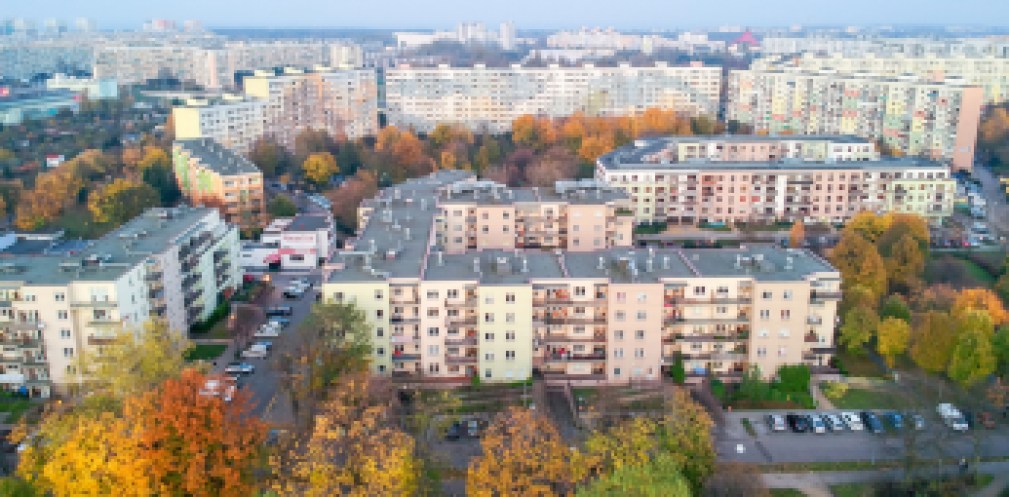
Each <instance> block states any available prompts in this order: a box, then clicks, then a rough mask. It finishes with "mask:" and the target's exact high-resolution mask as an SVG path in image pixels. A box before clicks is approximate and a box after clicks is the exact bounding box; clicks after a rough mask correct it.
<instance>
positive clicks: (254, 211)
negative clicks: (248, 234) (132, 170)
mask: <svg viewBox="0 0 1009 497" xmlns="http://www.w3.org/2000/svg"><path fill="white" fill-rule="evenodd" d="M172 163H173V164H174V168H173V169H174V170H175V179H176V182H178V185H179V189H180V190H181V191H182V194H183V195H184V196H185V198H186V201H187V202H189V203H190V205H195V206H201V207H214V208H216V209H218V210H219V211H220V212H221V215H222V216H224V219H225V221H227V222H228V223H232V224H237V225H239V226H241V227H243V228H259V227H262V226H263V225H264V224H265V223H266V217H267V214H266V204H265V195H264V193H263V173H262V171H260V170H259V168H257V167H256V165H255V164H253V163H252V162H251V161H249V160H248V159H246V158H245V157H242V156H241V155H238V154H236V153H235V152H233V151H231V150H230V149H228V148H226V147H224V146H222V145H221V144H219V143H217V142H215V141H214V140H211V139H209V138H199V139H195V140H176V141H175V143H174V144H173V145H172Z"/></svg>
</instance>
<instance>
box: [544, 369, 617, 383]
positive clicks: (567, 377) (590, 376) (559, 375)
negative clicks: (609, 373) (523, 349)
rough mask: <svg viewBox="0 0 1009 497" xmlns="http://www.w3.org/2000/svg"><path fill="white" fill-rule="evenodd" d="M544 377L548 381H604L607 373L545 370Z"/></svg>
mask: <svg viewBox="0 0 1009 497" xmlns="http://www.w3.org/2000/svg"><path fill="white" fill-rule="evenodd" d="M543 379H544V380H546V381H579V380H585V381H603V380H605V379H606V373H603V372H598V373H585V374H569V373H564V372H557V371H544V372H543Z"/></svg>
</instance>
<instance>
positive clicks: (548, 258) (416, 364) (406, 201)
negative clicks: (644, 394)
mask: <svg viewBox="0 0 1009 497" xmlns="http://www.w3.org/2000/svg"><path fill="white" fill-rule="evenodd" d="M460 182H462V183H464V184H465V183H472V181H471V178H469V177H468V176H467V174H466V173H464V172H461V171H439V172H436V173H434V174H432V175H430V176H428V177H426V178H421V179H415V180H410V181H407V182H405V183H403V184H400V185H397V186H395V187H391V188H388V189H386V190H383V191H382V192H381V193H380V195H379V196H378V197H376V198H374V199H372V200H371V201H369V202H366V203H365V204H363V205H362V206H361V209H360V213H361V215H362V226H363V228H362V230H361V232H360V233H359V236H358V237H357V238H355V239H353V240H348V241H347V243H346V248H345V249H344V250H343V251H342V252H340V254H339V255H338V256H337V257H336V258H335V260H334V264H333V265H332V266H331V267H332V268H334V269H333V270H332V271H331V272H330V274H329V275H328V276H327V278H326V279H325V282H324V284H323V296H324V298H325V299H326V300H328V301H336V302H353V303H354V304H355V305H356V306H358V307H359V308H360V309H362V310H363V311H364V312H365V314H366V316H367V318H368V322H369V324H370V325H371V330H372V337H371V338H372V344H373V357H372V366H373V368H374V372H375V373H376V374H386V375H393V376H406V377H412V378H417V379H420V380H422V379H424V378H432V379H435V380H436V381H438V380H443V381H453V380H454V381H468V378H470V377H473V376H479V377H480V379H481V381H485V382H508V381H516V380H522V379H526V378H530V377H532V376H533V375H539V376H541V377H543V378H545V379H547V380H548V381H572V382H575V383H576V384H578V383H583V384H620V383H626V382H629V381H635V380H641V381H646V380H657V379H659V378H660V376H661V375H662V374H664V372H666V371H667V370H668V369H669V367H671V366H672V365H673V364H675V363H677V362H682V363H683V365H684V367H685V368H686V369H687V371H688V373H689V375H690V377H691V378H692V379H694V380H699V379H700V378H702V377H704V376H707V375H708V374H714V375H716V376H719V377H723V378H725V379H728V380H731V379H733V378H738V377H739V375H741V373H742V371H744V370H746V368H748V367H750V366H758V367H759V368H760V370H761V371H762V372H763V374H764V375H766V376H770V375H773V374H774V373H775V372H776V371H777V368H778V367H779V366H780V365H783V364H809V365H810V366H813V367H814V368H820V367H826V366H828V365H829V361H830V358H831V357H832V354H833V351H834V345H833V324H834V320H835V316H836V312H837V311H836V307H837V302H838V301H839V300H840V296H841V295H840V275H839V273H838V272H837V271H836V270H835V269H834V268H832V267H831V266H830V265H829V264H828V263H826V262H825V261H823V260H822V259H820V258H818V257H817V256H815V255H813V254H812V253H809V252H806V251H802V250H789V249H781V248H776V247H767V246H758V247H742V248H739V249H725V250H723V249H702V250H672V249H661V250H643V249H634V248H632V247H629V246H617V247H601V248H597V249H594V250H591V251H575V250H563V249H556V250H553V251H549V250H531V249H528V248H514V247H508V248H503V249H502V248H490V247H484V248H483V249H481V250H477V249H469V250H468V251H466V252H457V253H450V252H449V251H447V250H446V247H445V246H443V245H442V244H441V243H440V241H439V240H440V238H439V237H438V235H437V232H438V228H437V224H438V221H437V219H438V218H439V217H440V216H441V212H442V206H441V204H439V202H440V201H441V200H446V199H448V195H449V193H448V192H450V191H452V190H453V187H454V186H456V185H457V184H458V183H460ZM452 195H453V198H455V195H457V194H452ZM449 208H450V209H452V208H454V207H449Z"/></svg>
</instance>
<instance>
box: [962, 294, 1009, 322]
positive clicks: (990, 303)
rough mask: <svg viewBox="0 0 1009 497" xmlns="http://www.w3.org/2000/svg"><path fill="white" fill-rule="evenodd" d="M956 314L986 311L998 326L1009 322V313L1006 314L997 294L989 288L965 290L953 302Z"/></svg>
mask: <svg viewBox="0 0 1009 497" xmlns="http://www.w3.org/2000/svg"><path fill="white" fill-rule="evenodd" d="M953 309H954V311H955V312H958V313H963V312H969V311H984V312H986V313H987V314H988V316H989V317H990V318H991V320H992V322H993V323H994V324H995V325H996V326H1001V325H1003V324H1006V323H1007V322H1009V312H1006V309H1005V307H1004V306H1003V305H1002V300H1001V299H999V297H998V295H995V292H993V291H991V290H989V289H987V288H964V289H963V290H960V292H959V293H958V294H957V296H956V300H955V301H954V302H953Z"/></svg>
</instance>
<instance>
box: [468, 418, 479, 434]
mask: <svg viewBox="0 0 1009 497" xmlns="http://www.w3.org/2000/svg"><path fill="white" fill-rule="evenodd" d="M466 435H468V436H470V437H473V438H477V437H479V436H480V422H479V421H477V420H475V419H471V420H469V422H467V423H466Z"/></svg>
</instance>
